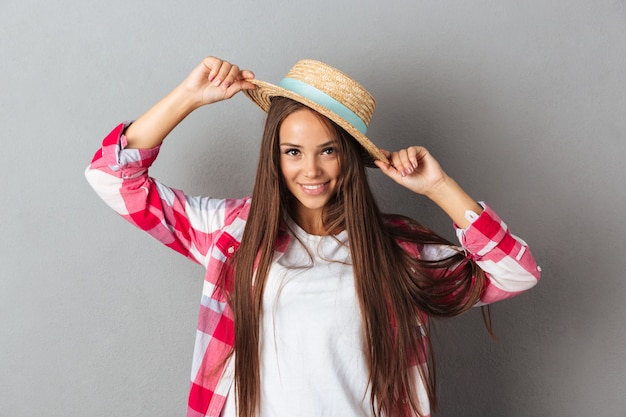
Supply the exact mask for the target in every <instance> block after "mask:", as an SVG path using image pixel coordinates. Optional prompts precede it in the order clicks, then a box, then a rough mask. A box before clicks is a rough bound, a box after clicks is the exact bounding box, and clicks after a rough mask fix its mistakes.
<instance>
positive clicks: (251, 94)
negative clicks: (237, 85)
mask: <svg viewBox="0 0 626 417" xmlns="http://www.w3.org/2000/svg"><path fill="white" fill-rule="evenodd" d="M246 81H248V82H250V83H252V84H254V85H255V86H256V89H254V90H243V92H244V93H245V95H246V96H248V98H250V99H251V100H252V101H253V102H255V103H256V104H257V105H258V106H259V107H260V108H261V109H262V110H263V111H264V112H266V113H267V111H268V110H269V108H270V105H271V104H272V101H271V100H272V98H273V97H286V98H289V99H291V100H294V101H297V102H299V103H302V104H304V105H305V106H307V107H309V108H311V109H313V110H315V111H316V112H318V113H320V114H322V115H324V116H326V117H328V118H329V119H330V120H332V121H333V122H335V123H337V124H338V125H339V126H340V127H341V128H343V129H344V130H345V131H346V132H348V133H349V134H350V135H351V136H352V137H353V138H354V139H355V140H356V141H357V142H358V143H359V144H360V145H361V147H362V148H363V149H364V150H365V152H363V157H364V160H365V163H366V165H367V166H370V167H376V165H375V164H374V161H375V160H381V161H383V162H385V163H389V160H388V159H387V157H386V156H385V154H383V152H382V151H381V150H380V149H378V147H377V146H376V145H374V144H373V143H372V141H370V140H369V139H368V138H367V136H365V135H364V134H363V133H361V132H360V131H359V130H358V129H357V128H355V127H354V126H353V125H352V124H350V123H348V122H347V121H346V120H345V119H343V118H342V117H340V116H338V115H337V114H336V113H334V112H333V111H331V110H329V109H327V108H326V107H324V106H322V105H319V104H317V103H316V102H314V101H313V100H310V99H308V98H306V97H304V96H302V95H300V94H297V93H294V92H293V91H291V90H287V89H286V88H283V87H280V86H277V85H274V84H271V83H268V82H266V81H261V80H257V79H249V80H246Z"/></svg>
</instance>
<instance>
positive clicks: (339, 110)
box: [278, 78, 367, 134]
mask: <svg viewBox="0 0 626 417" xmlns="http://www.w3.org/2000/svg"><path fill="white" fill-rule="evenodd" d="M278 85H279V86H281V87H282V88H285V89H287V90H289V91H292V92H294V93H296V94H299V95H301V96H303V97H306V98H308V99H309V100H311V101H313V102H315V103H317V104H319V105H320V106H323V107H326V108H327V109H328V110H330V111H332V112H333V113H335V114H336V115H337V116H339V117H341V118H343V119H344V120H345V121H347V122H348V123H350V124H351V125H352V126H354V127H355V128H356V129H357V130H358V131H359V132H361V133H363V134H365V133H366V132H367V125H366V124H365V122H364V121H363V120H362V119H361V118H360V117H359V116H357V115H356V113H354V112H353V111H352V110H350V109H349V108H347V107H346V106H344V105H343V104H341V103H340V102H338V101H337V100H335V99H334V98H332V97H331V96H329V95H328V94H326V93H325V92H323V91H321V90H318V89H317V88H315V87H313V86H311V85H309V84H307V83H305V82H302V81H300V80H296V79H295V78H283V79H282V81H281V82H280V83H278Z"/></svg>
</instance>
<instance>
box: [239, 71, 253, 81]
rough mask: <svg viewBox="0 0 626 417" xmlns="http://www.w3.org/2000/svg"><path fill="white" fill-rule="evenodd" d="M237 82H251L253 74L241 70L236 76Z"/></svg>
mask: <svg viewBox="0 0 626 417" xmlns="http://www.w3.org/2000/svg"><path fill="white" fill-rule="evenodd" d="M237 79H238V80H252V79H254V73H253V72H252V71H250V70H241V71H239V75H238V76H237Z"/></svg>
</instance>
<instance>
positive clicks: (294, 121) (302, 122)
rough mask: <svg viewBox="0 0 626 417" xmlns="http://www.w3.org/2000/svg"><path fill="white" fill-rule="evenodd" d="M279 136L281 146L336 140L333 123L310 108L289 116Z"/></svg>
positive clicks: (282, 124)
mask: <svg viewBox="0 0 626 417" xmlns="http://www.w3.org/2000/svg"><path fill="white" fill-rule="evenodd" d="M278 135H279V139H280V143H281V144H282V143H284V142H292V141H299V142H312V141H313V142H316V141H317V140H324V141H328V140H334V139H335V138H336V133H335V129H334V128H333V125H332V123H331V122H330V121H329V120H328V119H327V118H326V117H324V116H322V115H320V114H319V113H317V112H315V111H313V110H310V109H308V108H303V109H299V110H297V111H295V112H293V113H291V114H290V115H289V116H287V117H286V118H285V120H283V122H282V123H281V125H280V129H279V132H278Z"/></svg>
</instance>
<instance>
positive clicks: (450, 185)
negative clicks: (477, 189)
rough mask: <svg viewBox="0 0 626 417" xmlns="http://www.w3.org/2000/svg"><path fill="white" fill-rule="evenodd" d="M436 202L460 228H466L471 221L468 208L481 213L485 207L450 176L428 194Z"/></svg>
mask: <svg viewBox="0 0 626 417" xmlns="http://www.w3.org/2000/svg"><path fill="white" fill-rule="evenodd" d="M426 196H427V197H428V198H430V199H431V200H432V201H433V202H434V203H435V204H437V205H438V206H439V207H440V208H441V209H442V210H443V211H444V212H445V213H446V214H447V215H448V216H450V218H451V219H452V221H453V222H454V223H455V224H456V225H457V226H458V227H460V228H462V229H466V228H467V227H469V225H470V221H469V220H468V219H467V218H466V217H465V213H466V211H468V210H471V211H473V212H474V213H476V214H480V213H482V211H483V208H482V207H481V206H480V205H479V204H478V203H477V202H476V201H475V200H474V199H472V197H470V196H469V195H468V194H467V193H466V192H465V191H464V190H463V189H462V188H461V187H460V186H459V184H457V182H456V181H454V180H453V179H452V178H450V177H446V179H445V180H444V181H443V182H442V183H441V184H439V185H438V186H437V187H435V188H434V189H433V190H432V191H430V192H429V193H427V194H426Z"/></svg>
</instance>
